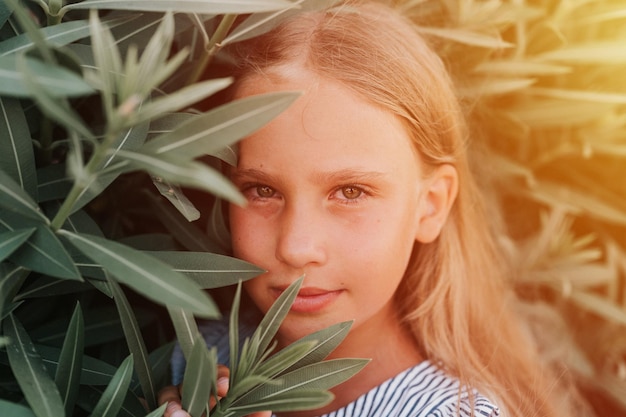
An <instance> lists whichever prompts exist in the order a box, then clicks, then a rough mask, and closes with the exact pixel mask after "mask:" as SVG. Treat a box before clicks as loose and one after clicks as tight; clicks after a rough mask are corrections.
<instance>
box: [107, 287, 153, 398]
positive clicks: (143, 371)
mask: <svg viewBox="0 0 626 417" xmlns="http://www.w3.org/2000/svg"><path fill="white" fill-rule="evenodd" d="M109 285H110V286H111V290H112V292H113V299H114V300H115V305H116V307H117V311H118V313H119V315H120V320H121V322H122V329H123V330H124V336H125V337H126V343H127V344H128V350H129V351H130V353H131V354H132V356H133V357H134V358H137V360H136V361H134V362H135V371H136V372H137V378H138V379H139V383H140V384H141V389H142V391H143V394H144V398H145V399H146V402H147V403H148V407H150V409H153V408H154V407H156V397H155V393H156V387H155V386H154V381H153V379H152V371H151V368H150V364H149V361H148V349H147V348H146V344H145V342H144V340H143V336H142V335H141V329H140V328H139V323H138V322H137V319H136V318H135V313H134V312H133V309H132V307H131V306H130V303H129V302H128V299H127V298H126V295H125V294H124V291H123V290H122V288H121V287H120V286H119V284H118V283H117V282H116V281H115V280H113V279H111V280H109Z"/></svg>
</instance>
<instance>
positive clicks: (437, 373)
mask: <svg viewBox="0 0 626 417" xmlns="http://www.w3.org/2000/svg"><path fill="white" fill-rule="evenodd" d="M459 394H460V395H459ZM472 400H473V404H472V402H470V398H469V396H468V393H467V390H465V389H464V390H461V391H460V392H459V381H458V380H457V379H456V378H452V377H450V376H448V375H446V374H445V373H444V372H443V371H442V370H441V369H440V368H438V367H437V366H435V365H433V364H432V363H431V362H429V361H424V362H421V363H420V364H418V365H416V366H414V367H412V368H409V369H407V370H405V371H403V372H401V373H399V374H398V375H396V376H395V377H393V378H391V379H388V380H387V381H385V382H383V383H382V384H380V385H379V386H377V387H375V388H373V389H372V390H370V391H368V392H367V393H365V394H363V395H361V396H360V397H359V398H357V399H356V400H355V401H353V402H351V403H350V404H348V405H347V406H345V407H342V408H340V409H338V410H336V411H332V412H330V413H328V414H324V416H320V417H357V416H358V417H469V416H471V410H473V411H474V416H475V417H496V416H499V415H500V412H499V410H498V408H497V407H496V406H495V405H494V404H493V403H492V402H490V401H489V400H488V399H487V398H485V397H484V396H482V395H480V394H479V393H477V392H475V391H474V392H473V398H472ZM472 405H473V406H472Z"/></svg>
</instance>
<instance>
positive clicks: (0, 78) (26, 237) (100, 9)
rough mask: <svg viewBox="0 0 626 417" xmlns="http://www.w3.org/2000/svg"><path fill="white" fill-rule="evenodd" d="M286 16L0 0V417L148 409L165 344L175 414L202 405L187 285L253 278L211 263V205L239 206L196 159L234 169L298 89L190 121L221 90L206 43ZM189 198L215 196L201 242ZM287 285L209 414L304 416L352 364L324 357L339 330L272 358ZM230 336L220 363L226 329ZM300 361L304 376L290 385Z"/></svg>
mask: <svg viewBox="0 0 626 417" xmlns="http://www.w3.org/2000/svg"><path fill="white" fill-rule="evenodd" d="M300 3H302V1H298V2H294V3H292V2H289V1H285V0H256V1H254V0H250V1H238V2H236V3H233V2H230V1H229V0H223V1H218V0H204V1H194V0H177V1H175V2H172V1H154V0H150V1H147V0H125V1H116V0H85V1H82V2H67V1H63V0H49V1H45V0H40V1H33V2H28V3H19V2H18V0H4V1H0V313H1V316H0V319H1V321H2V336H1V337H0V369H1V372H0V374H1V375H2V377H1V378H0V414H1V415H10V416H33V415H34V416H37V417H44V416H47V417H60V416H74V415H92V416H115V415H120V416H150V417H152V416H159V415H161V414H162V412H163V407H161V408H157V404H156V398H155V393H156V391H157V390H158V389H159V388H160V387H162V386H163V385H166V384H168V369H169V357H170V355H171V349H172V342H171V340H172V337H173V334H172V333H174V332H175V333H176V336H177V338H178V340H179V341H180V343H181V346H182V348H183V352H184V353H185V356H186V358H187V360H188V362H189V364H190V366H189V367H188V371H187V374H186V375H185V391H184V392H183V402H184V404H185V406H186V407H188V409H189V410H191V411H192V413H193V414H194V415H196V416H199V415H201V414H202V413H203V412H204V411H207V410H206V408H207V404H208V398H209V395H210V394H211V392H215V387H216V381H215V379H216V366H217V364H216V355H215V352H214V351H209V350H208V349H207V347H206V346H205V344H204V342H202V341H201V339H199V337H200V336H199V332H198V329H197V327H196V324H195V318H196V317H199V318H215V317H217V316H218V315H219V309H218V308H217V306H216V304H215V302H214V300H213V298H211V297H210V296H209V294H208V293H207V292H206V291H204V290H206V289H215V288H218V287H224V286H228V285H232V284H236V283H237V282H241V281H242V280H245V279H249V278H252V277H254V276H255V275H258V274H259V273H260V272H261V271H260V270H259V269H258V268H256V267H255V266H253V265H250V264H248V263H245V262H242V261H240V260H237V259H234V258H230V257H228V256H226V255H225V243H224V242H225V241H227V239H228V236H227V231H226V228H225V227H224V221H223V218H222V213H221V204H220V202H219V201H220V200H219V199H222V198H223V199H227V200H229V201H231V202H233V203H235V204H239V203H242V201H243V199H242V197H241V195H240V194H239V192H238V191H237V190H236V189H235V188H234V187H233V186H232V185H231V184H230V182H229V181H228V180H227V179H225V178H224V177H223V176H222V175H221V174H220V172H219V170H218V169H215V168H213V167H212V165H215V164H213V162H214V161H216V160H218V159H221V160H222V161H224V162H225V163H230V164H232V163H234V161H235V160H236V155H235V152H234V151H233V149H232V147H231V145H232V144H234V143H235V142H236V141H237V140H239V139H241V138H242V137H244V136H246V135H247V134H249V133H250V132H252V131H254V130H255V129H257V128H259V127H260V126H262V125H263V124H264V123H266V122H267V121H269V120H271V118H273V117H274V116H276V115H277V114H279V113H280V112H281V111H282V110H283V109H285V108H286V107H287V106H288V105H289V104H290V103H291V102H292V101H293V100H294V99H295V97H296V96H297V95H296V94H295V93H294V94H292V93H280V94H269V95H265V96H260V97H255V98H250V99H245V100H239V101H236V102H231V103H227V104H224V105H222V106H219V107H216V108H214V109H212V110H209V111H200V110H198V109H199V108H201V107H202V105H201V103H202V101H203V100H205V99H207V98H208V97H210V96H212V95H214V94H215V93H217V92H219V91H221V90H223V89H224V88H225V87H227V86H228V85H229V84H230V82H231V79H230V78H228V77H226V78H214V77H211V76H209V77H208V79H207V80H204V81H203V80H201V79H203V78H204V72H205V69H206V68H207V65H208V63H209V61H210V60H211V59H213V57H214V56H215V54H216V52H217V50H218V49H219V46H220V45H224V44H226V43H228V42H234V41H236V40H237V39H243V38H245V37H249V36H254V35H255V34H256V33H260V32H262V31H263V30H265V29H266V28H267V27H268V26H269V25H271V24H272V22H273V21H274V18H275V17H277V16H280V15H282V14H284V13H290V12H291V11H292V9H293V8H294V6H298V5H300ZM304 6H305V7H308V6H307V5H304ZM248 14H251V16H250V17H249V18H247V19H243V18H241V19H239V20H238V25H237V26H236V29H235V30H232V29H233V25H234V23H235V21H237V17H238V16H240V15H248ZM242 17H243V16H242ZM199 103H200V104H199ZM192 190H200V191H202V192H204V193H209V194H210V195H214V196H216V197H215V198H214V199H213V200H215V201H213V204H210V203H209V202H207V201H206V199H207V198H208V197H207V195H209V194H201V195H202V197H201V198H200V199H199V201H200V202H201V204H203V206H207V207H209V206H212V207H213V209H212V211H211V212H210V213H209V214H210V215H209V216H208V217H209V218H208V219H206V220H204V222H205V223H206V229H207V233H204V232H203V231H202V230H201V229H200V228H199V227H198V226H197V225H196V224H195V223H191V221H195V220H199V218H200V210H198V209H197V208H196V204H197V202H195V203H194V202H193V200H194V198H190V197H189V195H190V193H191V194H193V193H194V192H193V191H192ZM196 200H198V198H196ZM205 211H206V210H205ZM199 221H202V219H200V220H199ZM196 223H198V222H196ZM120 284H122V285H120ZM298 288H299V282H297V283H295V284H294V285H293V286H292V287H291V288H290V290H289V291H286V292H285V293H284V294H283V297H281V299H280V300H278V302H277V304H276V306H275V307H274V308H273V309H272V310H271V311H270V312H269V313H268V315H267V316H266V318H265V319H264V320H263V321H262V322H261V323H260V325H259V328H258V330H257V332H256V333H255V335H254V336H253V337H252V338H251V339H250V340H249V341H246V342H244V345H243V348H242V350H241V352H240V353H238V354H237V355H235V356H234V357H235V359H234V360H233V361H232V363H231V364H230V367H231V370H232V375H233V376H232V381H231V388H230V394H229V396H228V397H227V398H225V399H224V400H223V401H222V402H220V404H219V406H218V408H217V409H216V410H215V411H213V412H212V414H213V413H214V415H220V416H222V415H224V416H231V415H244V414H246V413H247V412H249V411H250V410H254V409H265V408H267V407H268V406H271V408H272V409H274V410H281V409H302V408H306V407H314V406H319V405H320V404H322V403H324V402H325V401H328V396H329V393H328V392H327V391H326V389H327V388H329V387H330V386H332V385H334V384H337V383H339V382H341V381H342V380H344V379H345V378H348V377H350V376H351V375H353V374H354V373H355V372H357V371H358V370H359V369H360V368H361V367H362V366H363V365H364V364H365V361H364V360H350V359H346V360H340V361H332V362H330V363H329V362H325V361H322V359H323V358H324V357H325V356H326V355H327V354H328V352H329V351H330V350H332V348H333V347H334V346H336V345H337V344H338V343H339V342H340V341H341V339H342V338H343V337H344V336H345V334H346V332H347V331H348V329H349V324H348V323H344V324H341V325H338V326H335V327H332V328H329V329H327V330H325V331H322V332H319V333H317V334H315V335H313V336H311V337H308V338H305V339H304V340H302V341H299V342H296V343H295V344H294V345H292V346H290V347H288V348H285V349H283V350H281V351H280V352H278V353H274V352H273V350H272V349H273V345H272V344H271V343H270V342H271V340H272V338H273V336H274V333H275V332H276V329H277V327H278V325H279V323H280V321H281V320H282V317H284V315H285V314H286V312H287V311H288V307H289V305H290V303H291V301H292V300H293V297H294V296H295V294H296V292H297V289H298ZM238 297H239V295H238V293H237V296H236V298H235V300H236V301H235V307H234V308H233V312H232V314H233V323H235V326H236V322H237V320H236V315H237V310H238V305H239V304H238V303H239V301H238V300H239V298H238ZM218 301H220V300H218ZM227 301H229V300H227ZM198 340H200V341H199V342H198ZM231 340H232V347H231V350H233V352H236V351H237V349H238V345H239V341H238V340H237V328H236V327H234V328H233V330H232V333H231ZM303 367H305V368H306V369H307V370H308V371H309V372H311V371H312V372H313V373H314V374H315V375H318V376H319V378H316V379H314V381H310V382H309V383H308V384H306V385H304V386H303V387H300V386H301V385H302V384H301V382H303V381H304V380H305V379H306V380H308V379H309V378H310V376H311V374H310V373H307V375H306V376H304V375H303V374H302V373H301V371H299V369H301V368H303ZM329 367H332V369H333V372H332V373H331V372H329ZM337 370H338V371H339V372H335V371H337ZM294 387H295V388H294ZM298 387H300V388H298ZM140 398H141V399H142V400H143V401H141V400H140Z"/></svg>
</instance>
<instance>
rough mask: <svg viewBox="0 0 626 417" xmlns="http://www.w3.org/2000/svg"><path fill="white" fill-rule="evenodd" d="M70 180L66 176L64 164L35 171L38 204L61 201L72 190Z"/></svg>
mask: <svg viewBox="0 0 626 417" xmlns="http://www.w3.org/2000/svg"><path fill="white" fill-rule="evenodd" d="M72 183H73V181H72V179H71V178H70V177H68V176H67V167H66V166H65V164H53V165H47V166H45V167H41V168H39V169H37V198H38V202H40V203H41V202H45V201H52V200H61V199H63V198H65V197H66V196H67V194H68V193H69V191H70V189H71V188H72Z"/></svg>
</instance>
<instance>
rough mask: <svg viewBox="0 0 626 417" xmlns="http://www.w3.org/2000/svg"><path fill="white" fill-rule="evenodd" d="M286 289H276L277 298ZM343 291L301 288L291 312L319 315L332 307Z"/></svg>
mask: <svg viewBox="0 0 626 417" xmlns="http://www.w3.org/2000/svg"><path fill="white" fill-rule="evenodd" d="M284 290H285V289H284V288H282V289H281V288H276V289H274V292H275V296H276V298H278V296H279V295H280V294H281V293H282V292H283V291H284ZM342 292H343V291H342V290H326V289H322V288H314V287H306V288H301V289H300V291H299V292H298V295H297V296H296V299H295V300H294V302H293V304H292V305H291V309H290V312H294V313H319V312H322V311H323V310H325V309H327V308H329V307H330V305H331V304H332V303H333V302H335V300H336V299H337V298H338V297H339V295H341V293H342Z"/></svg>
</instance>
